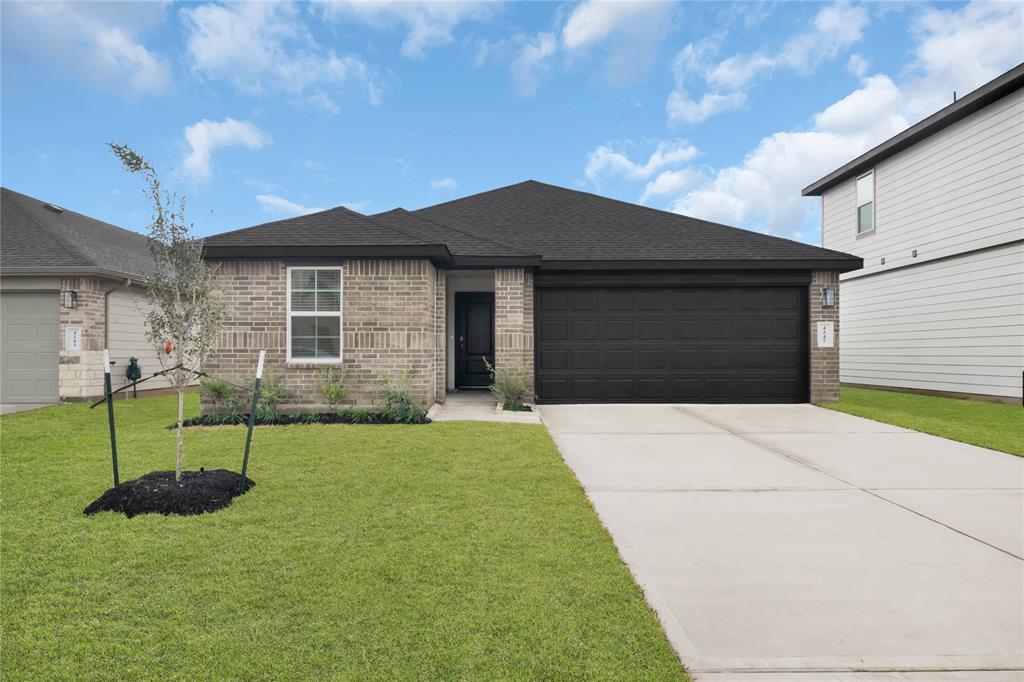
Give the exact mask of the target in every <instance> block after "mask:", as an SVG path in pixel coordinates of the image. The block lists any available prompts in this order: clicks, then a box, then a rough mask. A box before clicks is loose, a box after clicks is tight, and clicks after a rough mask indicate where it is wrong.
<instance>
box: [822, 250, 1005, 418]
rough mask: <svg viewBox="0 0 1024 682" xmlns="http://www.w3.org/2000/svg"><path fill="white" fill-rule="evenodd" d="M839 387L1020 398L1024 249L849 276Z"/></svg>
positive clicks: (844, 287)
mask: <svg viewBox="0 0 1024 682" xmlns="http://www.w3.org/2000/svg"><path fill="white" fill-rule="evenodd" d="M842 297H843V304H842V307H841V308H840V328H841V329H842V330H843V349H842V356H841V360H840V380H841V381H842V382H843V383H853V384H873V385H881V386H894V387H903V388H924V389H931V390H938V391H953V392H957V393H975V394H981V395H993V396H1002V397H1009V398H1019V397H1020V396H1021V372H1022V371H1024V244H1014V245H1010V246H1004V247H1000V248H998V249H993V250H990V251H984V252H980V253H974V254H970V255H964V256H959V257H956V258H951V259H947V260H941V261H936V262H934V263H928V264H925V265H921V266H919V267H913V268H906V269H902V270H896V271H894V272H886V273H882V274H878V275H875V276H872V277H861V278H855V279H851V280H847V281H845V282H843V284H842Z"/></svg>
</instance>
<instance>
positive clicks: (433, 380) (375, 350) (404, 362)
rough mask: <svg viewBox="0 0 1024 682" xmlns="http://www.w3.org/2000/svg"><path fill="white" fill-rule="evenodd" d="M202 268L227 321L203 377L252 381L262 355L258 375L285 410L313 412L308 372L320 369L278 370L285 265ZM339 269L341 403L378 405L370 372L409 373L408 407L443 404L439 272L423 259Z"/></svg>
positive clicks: (319, 401) (288, 366) (282, 352)
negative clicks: (282, 397) (276, 384)
mask: <svg viewBox="0 0 1024 682" xmlns="http://www.w3.org/2000/svg"><path fill="white" fill-rule="evenodd" d="M337 264H338V263H334V264H330V263H318V265H323V266H325V267H326V266H329V265H337ZM211 265H212V266H213V269H214V273H215V278H216V280H217V282H218V285H219V286H220V287H221V290H222V295H223V296H224V298H225V302H226V304H227V313H228V316H227V320H226V321H225V326H224V329H223V331H222V333H221V334H220V336H219V338H218V340H217V344H216V350H215V352H214V354H213V356H212V357H211V358H210V360H209V361H208V362H207V363H206V367H205V368H204V369H205V371H206V372H207V373H209V374H211V375H213V376H217V377H222V378H225V379H230V380H232V381H236V382H239V381H240V380H244V379H245V378H247V377H250V376H252V374H253V372H254V371H255V368H256V361H257V358H258V356H259V351H260V350H261V349H263V350H266V351H267V368H268V370H269V371H270V372H272V373H273V374H274V376H275V377H276V378H277V379H279V380H280V382H281V384H282V385H283V386H284V389H285V392H286V398H287V404H286V405H285V407H288V406H292V407H297V406H302V407H305V408H317V407H322V406H323V398H322V396H321V395H320V391H319V389H318V387H317V371H318V370H319V369H320V368H322V367H325V366H329V365H324V364H321V363H303V362H294V363H289V362H287V345H286V343H287V339H286V335H287V321H286V315H287V306H286V300H285V297H286V295H287V293H286V292H287V286H286V285H287V264H286V263H285V262H284V261H280V260H226V261H219V262H218V261H214V262H212V263H211ZM303 265H306V264H305V263H304V264H303ZM341 265H342V322H341V324H342V339H341V342H342V351H341V354H342V362H341V364H340V366H341V367H342V368H343V369H344V370H345V375H346V384H347V386H348V387H349V402H350V403H352V404H357V405H367V406H370V405H375V404H378V402H379V390H378V388H377V384H376V380H375V376H374V373H375V372H385V373H388V374H392V375H398V374H399V373H400V372H402V371H404V370H406V369H411V370H412V371H413V381H412V388H413V395H414V397H415V399H416V400H417V401H418V402H420V403H421V404H422V405H423V406H424V407H426V406H429V405H430V404H431V403H433V402H434V401H436V400H443V398H444V284H445V278H444V276H443V273H440V276H439V273H438V272H437V270H436V268H434V266H433V265H432V264H431V263H430V262H429V261H426V260H349V261H345V262H344V263H341ZM439 307H440V310H439V309H438V308H439ZM439 329H440V331H439ZM439 364H440V368H439V367H438V365H439Z"/></svg>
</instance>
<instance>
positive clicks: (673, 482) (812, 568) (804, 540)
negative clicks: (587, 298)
mask: <svg viewBox="0 0 1024 682" xmlns="http://www.w3.org/2000/svg"><path fill="white" fill-rule="evenodd" d="M541 414H542V417H543V419H544V422H545V423H546V424H547V426H548V428H549V429H550V431H551V433H552V435H553V436H554V438H555V441H556V442H557V444H558V447H559V449H560V450H561V452H562V454H563V456H564V457H565V460H566V462H567V463H568V464H569V466H571V467H572V469H573V470H574V471H575V472H576V475H577V477H578V478H579V480H580V482H581V483H582V484H583V486H584V488H585V489H586V491H587V494H588V495H589V496H590V498H591V500H592V501H593V503H594V505H595V507H596V508H597V511H598V514H599V515H600V517H601V519H602V521H603V522H604V523H605V525H606V526H607V527H608V529H609V531H610V532H611V534H612V537H613V538H614V540H615V543H616V545H617V546H618V548H619V551H620V553H621V554H622V556H623V558H624V559H625V561H626V563H627V564H628V565H629V567H630V569H631V570H632V571H633V573H634V575H635V576H636V577H637V580H638V582H639V583H640V584H641V586H642V587H643V588H644V590H645V593H646V594H647V597H648V601H649V602H650V603H651V605H652V607H654V609H655V610H656V611H657V613H658V615H659V617H660V618H661V621H662V623H663V625H664V626H665V630H666V633H667V634H668V637H669V639H670V640H671V642H672V644H673V646H675V647H676V650H677V651H678V652H679V653H680V655H681V656H682V657H683V660H684V662H685V663H686V665H687V666H688V667H689V669H690V670H691V672H692V673H693V674H694V676H695V678H696V679H697V680H709V681H710V680H713V681H716V682H725V681H739V680H750V681H753V680H757V681H758V682H769V681H771V682H775V681H776V680H787V681H789V680H792V681H794V682H811V681H812V680H814V681H817V680H829V681H830V682H835V681H837V680H857V681H859V682H862V681H867V680H880V681H881V680H916V681H919V682H923V681H924V680H929V681H931V680H935V681H937V682H943V681H946V680H974V681H980V680H986V681H990V682H1002V681H1009V680H1024V561H1022V557H1024V493H1022V485H1024V459H1021V458H1017V457H1013V456H1011V455H1006V454H1003V453H999V452H994V451H991V450H986V449H983V448H978V447H973V446H970V445H964V444H962V443H956V442H953V441H949V440H946V439H943V438H937V437H934V436H928V435H925V434H921V433H917V432H914V431H909V430H906V429H900V428H897V427H893V426H888V425H886V424H881V423H879V422H874V421H870V420H867V419H861V418H858V417H853V416H850V415H845V414H842V413H838V412H832V411H830V410H824V409H821V408H817V407H813V406H811V405H778V406H775V405H771V406H768V405H764V406H762V405H757V406H754V405H748V406H743V405H700V406H697V405H692V406H691V405H683V406H668V405H630V406H623V405H619V406H615V405H590V406H582V405H569V406H544V408H543V411H542V413H541Z"/></svg>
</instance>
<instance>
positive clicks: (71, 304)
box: [64, 289, 78, 308]
mask: <svg viewBox="0 0 1024 682" xmlns="http://www.w3.org/2000/svg"><path fill="white" fill-rule="evenodd" d="M64 307H65V308H77V307H78V292H77V291H73V290H71V289H68V290H66V291H65V292H64Z"/></svg>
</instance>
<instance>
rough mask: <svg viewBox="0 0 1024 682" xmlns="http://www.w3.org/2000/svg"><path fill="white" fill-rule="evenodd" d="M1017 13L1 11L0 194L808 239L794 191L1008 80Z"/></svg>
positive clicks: (77, 202)
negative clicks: (487, 194) (132, 161)
mask: <svg viewBox="0 0 1024 682" xmlns="http://www.w3.org/2000/svg"><path fill="white" fill-rule="evenodd" d="M1022 8H1024V5H1022V4H1020V3H977V2H976V3H967V4H965V3H939V4H926V3H909V4H897V3H872V4H855V3H844V2H840V3H833V4H828V3H795V2H793V3H770V4H746V3H710V2H709V3H680V4H671V3H599V2H583V3H541V2H534V3H466V2H445V3H429V4H428V3H413V2H406V3H392V2H369V3H367V2H357V3H349V2H334V3H316V4H311V5H310V4H292V3H276V4H272V3H260V4H247V5H238V4H220V3H190V4H176V3H156V2H152V3H125V2H121V3H83V2H75V3H60V2H47V3H28V2H19V3H9V2H5V3H3V5H2V7H0V12H2V15H0V18H2V31H3V35H2V37H3V42H2V46H3V47H2V50H3V54H2V58H3V60H2V61H3V65H2V69H3V71H2V78H3V81H2V111H0V114H2V121H0V126H2V151H0V162H2V167H0V179H2V182H3V184H4V186H6V187H10V188H12V189H15V190H17V191H20V192H24V193H26V194H30V195H33V196H37V197H39V198H42V199H45V200H48V201H52V202H54V203H57V204H60V205H63V206H65V207H67V208H70V209H73V210H76V211H80V212H82V213H85V214H88V215H91V216H94V217H97V218H100V219H102V220H107V221H109V222H112V223H114V224H117V225H121V226H124V227H128V228H131V229H137V230H140V231H144V230H145V227H146V224H147V218H148V215H149V211H148V208H147V206H146V205H145V203H144V201H143V199H142V196H141V193H140V192H139V189H140V188H139V185H138V183H137V180H136V179H134V178H131V177H128V176H127V175H125V173H124V172H123V171H121V170H120V168H119V167H118V165H117V162H116V160H115V159H114V158H113V156H112V155H111V154H109V152H107V151H106V149H105V147H104V143H105V142H106V141H107V140H118V141H122V142H127V143H129V144H131V145H132V146H134V147H135V148H136V150H138V151H140V152H141V153H143V154H144V155H146V156H148V157H149V158H150V159H151V160H152V161H153V162H154V163H155V165H156V166H157V167H158V169H159V170H160V171H161V172H162V174H163V175H165V176H166V178H167V179H173V180H175V181H176V182H177V184H178V185H179V188H180V189H181V190H182V191H183V192H184V194H186V195H187V197H188V199H189V208H190V210H189V217H190V219H191V220H192V221H193V222H194V224H195V228H196V230H195V231H196V233H197V234H212V233H214V232H219V231H223V230H227V229H234V228H238V227H244V226H247V225H252V224H257V223H260V222H265V221H267V220H273V219H277V218H283V217H288V216H291V215H296V214H298V213H300V212H305V211H309V210H313V209H318V208H326V207H331V206H336V205H338V204H345V205H347V206H349V207H351V208H353V209H355V210H359V211H362V212H366V213H373V212H378V211H384V210H388V209H390V208H393V207H395V206H404V207H406V208H410V209H413V208H419V207H422V206H426V205H429V204H433V203H437V202H440V201H445V200H447V199H451V198H455V197H459V196H464V195H466V194H471V193H474V192H478V191H482V190H486V189H490V188H493V187H498V186H502V185H506V184H511V183H514V182H519V181H521V180H524V179H527V178H533V179H536V180H541V181H545V182H550V183H554V184H558V185H563V186H566V187H573V188H579V189H584V190H587V191H593V192H597V193H600V194H605V195H607V196H612V197H615V198H619V199H623V200H626V201H633V202H640V203H644V204H646V205H649V206H653V207H656V208H662V209H666V210H674V211H678V212H680V213H686V214H688V215H694V216H697V217H702V218H706V219H710V220H717V221H720V222H725V223H728V224H732V225H737V226H740V227H746V228H748V229H755V230H759V231H764V232H769V233H772V234H778V235H781V236H786V237H790V238H796V239H801V240H804V241H808V242H810V243H818V239H819V233H818V229H819V225H818V204H817V200H815V199H805V198H801V197H800V189H801V188H802V187H803V186H804V185H806V184H807V183H809V182H811V181H813V180H815V179H817V178H818V177H820V176H822V175H824V174H825V173H827V172H829V171H831V170H833V169H834V168H836V167H838V166H839V165H841V164H843V163H845V162H846V161H848V160H850V159H851V158H853V157H854V156H856V155H857V154H859V153H861V152H863V151H865V150H866V149H868V148H870V147H871V146H873V145H874V144H877V143H878V142H880V141H882V140H884V139H886V138H887V137H890V136H891V135H893V134H895V133H897V132H899V131H900V130H902V129H903V128H905V127H906V126H907V125H910V124H912V123H914V122H916V121H917V120H920V119H921V118H923V117H925V116H927V115H928V114H930V113H932V112H934V111H935V110H937V109H939V108H941V107H942V106H945V105H946V104H948V103H949V102H950V101H951V99H952V92H953V90H957V91H958V92H960V93H961V94H963V93H965V92H967V91H969V90H971V89H973V88H975V87H977V86H979V85H981V84H983V83H984V82H986V81H987V80H990V79H991V78H993V77H995V76H997V75H998V74H999V73H1001V72H1003V71H1005V70H1007V69H1008V68H1010V67H1012V66H1014V65H1015V64H1017V63H1020V62H1021V61H1024V13H1022Z"/></svg>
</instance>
